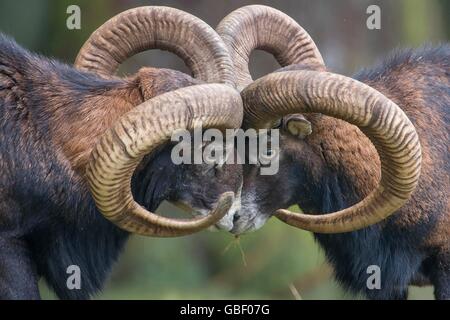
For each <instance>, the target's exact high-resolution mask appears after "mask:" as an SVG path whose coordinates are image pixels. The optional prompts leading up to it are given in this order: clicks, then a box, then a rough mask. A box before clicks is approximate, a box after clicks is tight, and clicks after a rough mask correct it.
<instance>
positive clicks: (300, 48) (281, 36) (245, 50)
mask: <svg viewBox="0 0 450 320" xmlns="http://www.w3.org/2000/svg"><path fill="white" fill-rule="evenodd" d="M216 30H217V33H218V34H219V35H220V36H221V37H222V39H223V41H224V42H225V44H226V45H227V47H228V51H229V53H230V56H231V60H232V61H233V63H234V68H235V73H236V83H237V88H238V89H239V90H242V89H244V88H245V87H246V86H247V85H249V84H250V83H251V82H252V81H253V80H252V76H251V75H250V71H249V58H250V54H251V53H252V51H253V50H255V49H261V50H265V51H267V52H269V53H271V54H273V55H274V56H275V58H276V59H277V61H278V63H279V64H280V65H281V66H283V67H285V66H288V65H291V64H297V63H302V64H308V65H313V66H317V67H318V68H322V69H324V68H325V67H324V62H323V59H322V56H321V55H320V52H319V50H318V49H317V46H316V45H315V43H314V41H313V40H312V39H311V37H310V36H309V34H308V33H307V32H306V31H305V30H304V29H303V28H302V27H301V26H300V25H298V23H297V22H295V20H293V19H292V18H291V17H289V16H288V15H286V14H284V13H283V12H281V11H279V10H276V9H274V8H271V7H267V6H262V5H250V6H245V7H242V8H239V9H237V10H235V11H233V12H231V13H230V14H229V15H227V16H226V17H225V18H224V19H223V20H222V21H221V22H220V23H219V25H218V26H217V28H216Z"/></svg>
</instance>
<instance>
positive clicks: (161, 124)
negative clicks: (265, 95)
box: [86, 84, 242, 237]
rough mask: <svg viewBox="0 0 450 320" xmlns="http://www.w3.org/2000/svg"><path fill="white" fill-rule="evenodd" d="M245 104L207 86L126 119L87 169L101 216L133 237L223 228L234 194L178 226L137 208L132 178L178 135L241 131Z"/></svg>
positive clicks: (158, 100)
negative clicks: (209, 211)
mask: <svg viewBox="0 0 450 320" xmlns="http://www.w3.org/2000/svg"><path fill="white" fill-rule="evenodd" d="M241 121H242V100H241V97H240V95H239V93H238V92H237V91H236V90H234V89H233V88H231V87H229V86H227V85H221V84H204V85H196V86H191V87H187V88H182V89H178V90H174V91H171V92H168V93H164V94H162V95H160V96H157V97H155V98H153V99H151V100H148V101H146V102H144V103H142V104H140V105H139V106H137V107H136V108H134V109H133V110H132V111H129V112H128V113H126V114H125V115H124V116H123V117H122V118H120V119H119V120H118V121H117V122H116V124H115V125H114V126H113V127H112V128H110V129H108V130H107V131H106V133H104V134H103V136H102V137H101V138H100V139H99V141H98V143H97V145H96V146H95V148H94V150H93V152H92V154H91V159H90V161H89V163H88V165H87V169H86V175H87V179H88V182H89V186H90V190H91V193H92V195H93V198H94V200H95V202H96V205H97V207H98V209H99V210H100V212H101V213H102V214H103V215H104V216H105V217H106V218H107V219H109V220H110V221H112V222H113V223H115V224H116V225H117V226H119V227H120V228H122V229H125V230H127V231H129V232H133V233H138V234H141V235H146V236H158V237H172V236H181V235H187V234H191V233H194V232H197V231H199V230H202V229H204V228H206V227H208V226H211V225H213V224H215V223H216V222H218V221H219V220H220V219H221V218H222V217H223V216H224V215H225V214H226V212H227V211H228V209H229V208H230V206H231V204H232V199H233V193H232V192H231V195H230V193H225V194H223V195H222V197H221V199H220V201H219V204H218V206H217V208H216V209H215V210H214V212H213V213H212V214H210V215H208V216H206V217H201V218H195V219H192V220H178V219H171V218H165V217H161V216H157V215H156V214H154V213H151V212H149V211H147V210H146V209H144V208H143V207H141V206H140V205H139V204H137V203H136V202H135V201H134V199H133V196H132V194H131V177H132V175H133V172H134V170H135V168H136V166H137V165H138V163H139V162H140V161H141V160H142V158H143V157H144V156H145V155H146V154H148V153H150V152H152V151H153V150H154V149H155V148H156V147H158V146H159V145H161V144H162V143H164V142H166V141H168V140H169V139H170V137H171V134H172V133H173V132H174V131H175V130H178V129H187V130H192V129H193V128H195V127H198V126H200V125H202V126H203V127H205V128H208V127H214V128H221V129H225V128H239V127H240V125H241Z"/></svg>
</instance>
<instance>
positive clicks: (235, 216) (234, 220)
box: [233, 214, 241, 223]
mask: <svg viewBox="0 0 450 320" xmlns="http://www.w3.org/2000/svg"><path fill="white" fill-rule="evenodd" d="M240 217H241V216H240V215H238V214H235V215H234V217H233V223H236V221H238V220H239V218H240Z"/></svg>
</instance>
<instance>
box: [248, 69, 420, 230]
mask: <svg viewBox="0 0 450 320" xmlns="http://www.w3.org/2000/svg"><path fill="white" fill-rule="evenodd" d="M242 97H243V100H244V113H245V117H248V119H249V120H250V122H251V123H252V124H254V125H255V126H256V127H257V128H261V127H265V126H266V125H268V124H269V123H270V122H271V120H272V119H273V118H279V117H280V116H281V115H286V114H290V113H322V114H325V115H328V116H332V117H335V118H338V119H342V120H344V121H347V122H349V123H351V124H354V125H356V126H358V127H359V128H360V129H361V130H362V131H363V133H364V134H366V135H367V136H368V137H369V139H370V140H371V141H372V142H373V144H374V145H375V148H376V149H377V152H378V154H379V156H380V160H381V181H380V183H379V185H378V186H377V188H376V189H375V190H374V191H373V192H372V193H370V194H369V195H368V196H367V197H366V198H365V199H363V200H362V201H361V202H359V203H357V204H355V205H354V206H352V207H350V208H347V209H344V210H341V211H338V212H334V213H330V214H325V215H304V214H298V213H294V212H290V211H288V210H278V211H277V213H276V216H277V217H278V218H279V219H281V220H282V221H284V222H286V223H288V224H290V225H292V226H295V227H298V228H301V229H305V230H309V231H313V232H319V233H336V232H348V231H353V230H357V229H360V228H364V227H367V226H369V225H371V224H374V223H377V222H379V221H381V220H382V219H384V218H386V217H387V216H389V215H391V214H392V213H393V212H394V211H395V210H397V209H399V208H400V207H401V206H402V205H403V204H405V202H406V201H407V200H408V198H409V197H410V195H411V193H412V192H413V191H414V189H415V187H416V185H417V182H418V179H419V174H420V168H421V159H422V158H421V148H420V143H419V138H418V136H417V132H416V130H415V128H414V126H413V125H412V123H411V122H410V120H409V119H408V118H407V116H406V115H405V113H404V112H403V111H402V110H401V109H400V108H399V107H398V106H397V105H396V104H395V103H394V102H392V101H391V100H389V99H388V98H386V97H385V96H384V95H382V94H381V93H380V92H378V91H376V90H375V89H373V88H371V87H369V86H367V85H365V84H363V83H361V82H358V81H356V80H353V79H351V78H347V77H344V76H340V75H336V74H331V73H328V72H316V71H287V72H280V73H273V74H270V75H268V76H265V77H264V78H261V79H259V80H257V81H255V82H254V83H253V84H251V85H250V86H249V87H247V88H246V89H245V90H244V91H243V93H242Z"/></svg>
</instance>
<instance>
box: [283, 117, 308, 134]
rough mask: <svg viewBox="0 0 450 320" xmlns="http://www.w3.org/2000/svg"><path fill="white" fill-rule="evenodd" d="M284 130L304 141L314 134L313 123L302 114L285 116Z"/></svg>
mask: <svg viewBox="0 0 450 320" xmlns="http://www.w3.org/2000/svg"><path fill="white" fill-rule="evenodd" d="M283 128H284V129H285V130H287V131H288V132H289V133H290V134H292V135H293V136H296V137H298V138H300V139H304V138H305V137H306V136H308V135H310V134H311V132H312V128H311V122H309V121H308V120H306V118H305V117H304V116H303V115H302V114H300V113H295V114H290V115H288V116H285V117H284V118H283Z"/></svg>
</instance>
